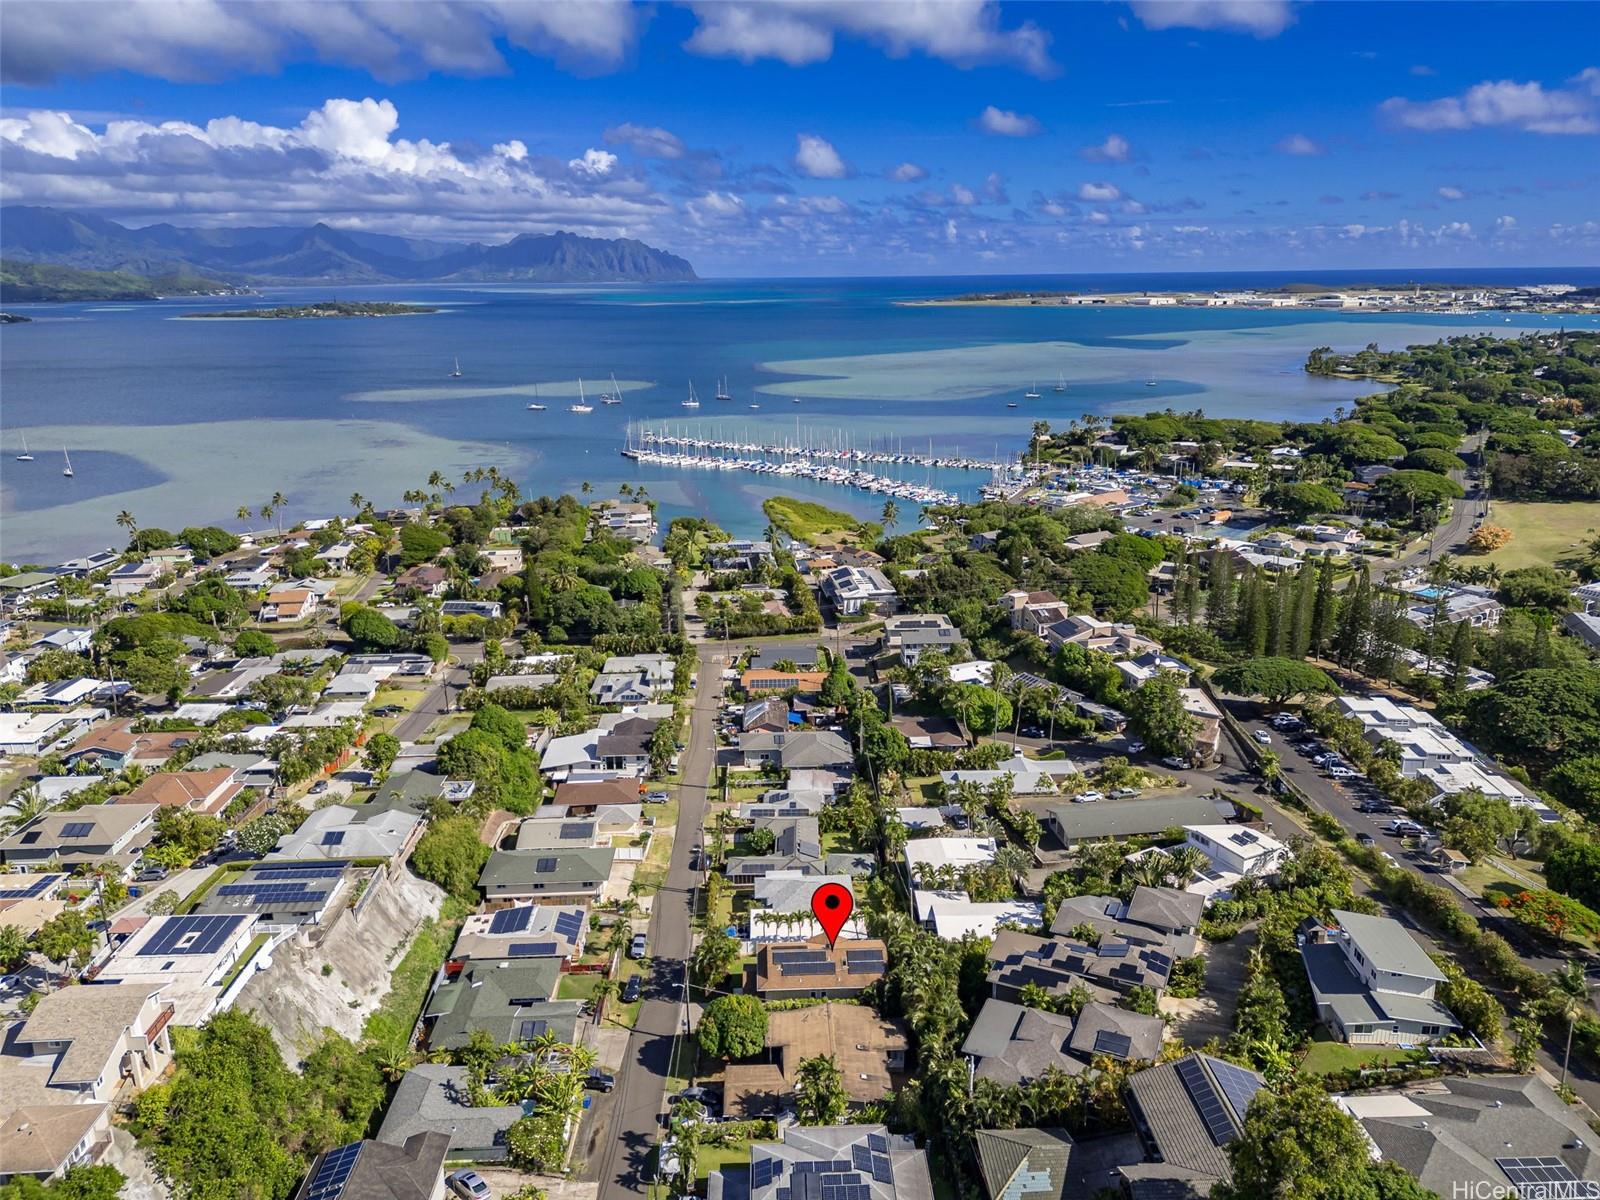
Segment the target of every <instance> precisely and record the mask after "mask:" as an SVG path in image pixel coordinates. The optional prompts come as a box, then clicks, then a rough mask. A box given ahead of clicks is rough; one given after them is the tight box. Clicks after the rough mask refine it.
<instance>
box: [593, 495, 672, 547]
mask: <svg viewBox="0 0 1600 1200" xmlns="http://www.w3.org/2000/svg"><path fill="white" fill-rule="evenodd" d="M589 512H590V514H591V515H592V518H593V520H594V523H595V526H596V527H597V528H600V529H604V530H605V531H606V532H607V533H610V534H612V535H614V536H616V537H622V538H627V539H628V540H629V541H631V542H639V543H643V542H648V541H649V540H650V539H651V538H653V537H655V535H656V515H655V512H654V510H653V509H651V507H650V506H649V505H648V504H645V503H644V502H643V501H634V500H596V501H594V502H593V503H592V504H590V505H589Z"/></svg>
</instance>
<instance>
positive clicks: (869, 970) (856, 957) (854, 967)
mask: <svg viewBox="0 0 1600 1200" xmlns="http://www.w3.org/2000/svg"><path fill="white" fill-rule="evenodd" d="M844 961H845V971H846V972H847V973H848V974H851V975H869V974H874V973H876V972H878V971H882V970H883V969H884V967H885V966H886V965H887V964H886V963H885V962H884V959H883V951H882V950H847V951H845V955H844Z"/></svg>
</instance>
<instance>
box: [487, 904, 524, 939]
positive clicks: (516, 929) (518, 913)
mask: <svg viewBox="0 0 1600 1200" xmlns="http://www.w3.org/2000/svg"><path fill="white" fill-rule="evenodd" d="M532 920H533V909H532V908H502V909H500V910H499V911H498V912H497V913H495V914H494V916H493V917H491V918H489V932H490V933H521V932H522V931H523V930H524V929H526V928H527V927H528V922H530V921H532Z"/></svg>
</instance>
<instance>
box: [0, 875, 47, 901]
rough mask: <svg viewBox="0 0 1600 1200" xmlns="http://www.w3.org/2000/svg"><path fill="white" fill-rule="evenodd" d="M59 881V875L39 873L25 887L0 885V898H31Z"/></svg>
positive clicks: (0, 877) (1, 877)
mask: <svg viewBox="0 0 1600 1200" xmlns="http://www.w3.org/2000/svg"><path fill="white" fill-rule="evenodd" d="M3 878H4V876H0V879H3ZM60 882H61V876H60V875H41V876H39V878H38V879H35V880H34V881H33V882H32V883H30V884H28V885H27V886H26V887H21V886H18V887H9V888H8V887H0V900H31V899H33V897H35V896H37V895H39V893H41V892H44V891H47V890H48V889H50V888H51V887H54V886H55V885H56V884H58V883H60Z"/></svg>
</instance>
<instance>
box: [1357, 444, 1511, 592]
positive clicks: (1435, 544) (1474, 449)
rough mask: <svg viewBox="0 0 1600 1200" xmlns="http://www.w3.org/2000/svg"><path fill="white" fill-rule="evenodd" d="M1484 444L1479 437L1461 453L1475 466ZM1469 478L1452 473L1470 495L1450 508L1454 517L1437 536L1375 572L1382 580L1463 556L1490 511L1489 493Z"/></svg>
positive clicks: (1464, 447) (1462, 474)
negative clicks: (1446, 557)
mask: <svg viewBox="0 0 1600 1200" xmlns="http://www.w3.org/2000/svg"><path fill="white" fill-rule="evenodd" d="M1483 442H1484V435H1483V434H1481V433H1475V434H1473V435H1472V436H1471V437H1468V438H1466V439H1464V440H1463V441H1462V443H1461V448H1460V451H1459V453H1460V454H1461V456H1462V457H1463V458H1465V459H1467V461H1469V462H1473V461H1475V460H1476V459H1477V458H1478V452H1479V451H1480V450H1481V449H1482V448H1483ZM1465 476H1466V473H1465V472H1463V471H1451V472H1450V478H1452V479H1454V480H1455V481H1456V482H1457V483H1459V484H1460V485H1461V486H1462V488H1463V490H1465V492H1466V493H1467V494H1466V496H1465V497H1464V498H1462V499H1460V500H1457V501H1456V502H1455V503H1453V504H1452V505H1451V506H1450V515H1449V516H1448V517H1446V518H1445V519H1444V520H1443V521H1441V522H1440V523H1439V526H1438V528H1437V529H1435V530H1434V531H1433V536H1432V537H1430V538H1428V539H1427V540H1426V541H1423V542H1420V543H1419V544H1418V545H1417V546H1416V547H1415V548H1414V549H1411V550H1408V551H1407V552H1406V553H1404V554H1402V555H1401V556H1400V557H1399V558H1397V559H1395V560H1394V561H1393V562H1390V563H1386V564H1384V565H1382V566H1380V567H1379V568H1378V569H1377V571H1376V572H1375V574H1376V575H1377V577H1378V578H1380V579H1381V578H1386V577H1388V576H1390V575H1401V574H1404V573H1405V572H1406V571H1409V570H1411V569H1412V568H1413V567H1425V566H1426V565H1427V564H1428V563H1430V562H1432V561H1433V560H1434V559H1435V558H1437V557H1438V556H1439V555H1441V554H1460V553H1461V552H1462V549H1463V548H1464V547H1465V545H1466V541H1467V537H1468V535H1470V534H1471V533H1472V527H1473V526H1474V525H1476V524H1477V523H1478V522H1479V521H1481V520H1483V518H1484V517H1485V516H1486V515H1487V514H1488V511H1489V493H1488V492H1487V491H1486V490H1485V489H1484V488H1483V487H1482V486H1481V485H1477V486H1475V485H1473V484H1471V483H1469V482H1468V481H1467V478H1466V477H1465Z"/></svg>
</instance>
